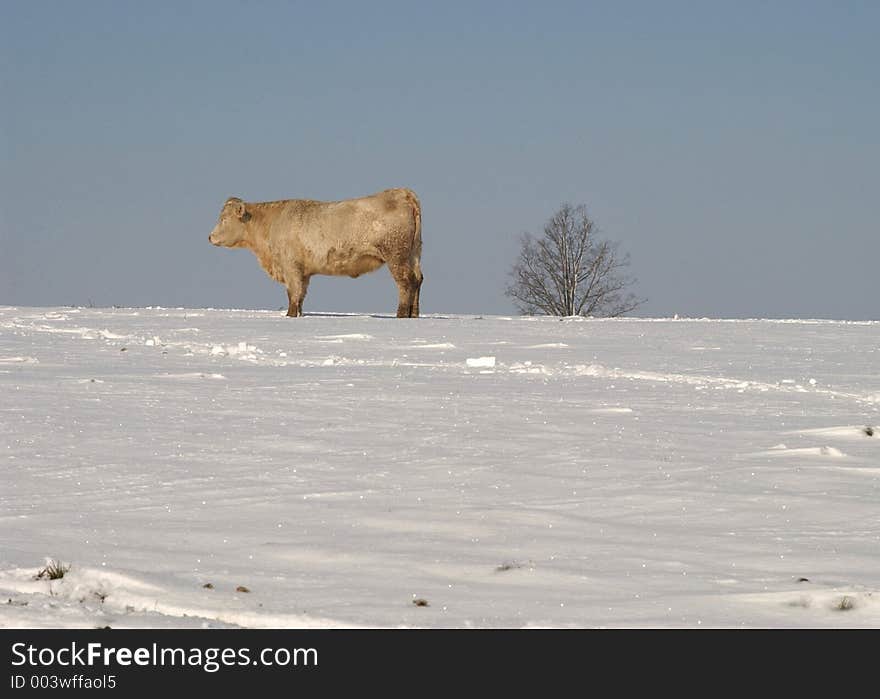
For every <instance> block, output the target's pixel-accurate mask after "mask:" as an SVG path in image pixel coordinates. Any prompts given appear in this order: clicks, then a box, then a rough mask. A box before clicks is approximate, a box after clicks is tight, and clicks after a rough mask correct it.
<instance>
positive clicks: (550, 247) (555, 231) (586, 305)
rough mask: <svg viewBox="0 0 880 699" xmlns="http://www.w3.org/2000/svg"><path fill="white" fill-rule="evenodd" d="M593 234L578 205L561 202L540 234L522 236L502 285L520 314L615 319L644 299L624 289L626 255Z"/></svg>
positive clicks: (628, 279) (593, 227) (626, 282)
mask: <svg viewBox="0 0 880 699" xmlns="http://www.w3.org/2000/svg"><path fill="white" fill-rule="evenodd" d="M596 233H597V227H596V224H595V223H594V222H593V221H592V220H591V219H590V217H589V216H587V210H586V208H585V207H584V206H582V205H581V206H577V207H573V206H571V205H570V204H563V205H562V206H561V207H560V209H559V211H557V212H556V213H555V214H554V215H553V217H552V218H551V219H550V220H549V221H548V222H547V224H546V225H545V226H544V234H543V235H542V236H540V237H535V236H532V235H530V234H529V233H526V234H525V235H524V236H523V239H522V247H521V248H520V253H519V258H518V259H517V261H516V264H514V266H513V269H512V270H511V271H510V276H511V278H512V281H511V283H510V285H509V286H508V287H507V295H508V296H509V297H510V298H512V299H513V301H514V303H515V304H516V306H517V307H518V308H519V310H520V312H521V313H524V314H526V315H535V314H539V313H546V314H548V315H555V316H577V315H583V316H605V317H617V316H621V315H623V314H625V313H629V312H630V311H632V310H634V309H636V308H638V307H639V306H640V305H642V303H644V299H640V298H638V297H636V296H635V295H634V294H632V293H631V292H629V291H628V288H629V287H630V286H631V285H632V284H633V283H634V282H635V279H633V278H632V277H629V276H627V275H626V274H625V272H624V270H625V268H626V267H628V266H629V255H623V256H621V255H620V254H619V252H618V245H617V244H616V243H612V242H609V241H607V240H599V239H598V238H597V235H596Z"/></svg>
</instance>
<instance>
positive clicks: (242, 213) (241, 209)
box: [235, 201, 248, 221]
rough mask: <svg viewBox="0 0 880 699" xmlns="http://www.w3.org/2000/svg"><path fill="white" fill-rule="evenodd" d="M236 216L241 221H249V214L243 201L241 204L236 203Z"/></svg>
mask: <svg viewBox="0 0 880 699" xmlns="http://www.w3.org/2000/svg"><path fill="white" fill-rule="evenodd" d="M235 215H236V216H237V217H238V218H239V219H240V220H242V221H246V220H247V215H248V212H247V209H246V208H245V205H244V202H243V201H240V202H237V203H236V205H235Z"/></svg>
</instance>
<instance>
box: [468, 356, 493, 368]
mask: <svg viewBox="0 0 880 699" xmlns="http://www.w3.org/2000/svg"><path fill="white" fill-rule="evenodd" d="M466 363H467V365H468V366H469V367H471V368H472V369H486V368H488V369H491V368H492V367H494V366H495V357H468V358H467V360H466Z"/></svg>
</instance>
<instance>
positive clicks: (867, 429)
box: [862, 425, 874, 437]
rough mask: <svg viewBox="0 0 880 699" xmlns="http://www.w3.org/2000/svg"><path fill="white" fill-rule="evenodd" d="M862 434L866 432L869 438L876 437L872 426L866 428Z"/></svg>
mask: <svg viewBox="0 0 880 699" xmlns="http://www.w3.org/2000/svg"><path fill="white" fill-rule="evenodd" d="M862 432H864V433H865V434H866V435H867V436H868V437H873V436H874V428H873V427H871V426H870V425H868V426H867V427H865V429H864V430H862Z"/></svg>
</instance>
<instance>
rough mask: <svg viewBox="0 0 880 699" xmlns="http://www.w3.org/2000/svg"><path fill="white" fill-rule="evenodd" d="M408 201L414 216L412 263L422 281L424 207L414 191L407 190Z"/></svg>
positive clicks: (411, 248) (411, 249)
mask: <svg viewBox="0 0 880 699" xmlns="http://www.w3.org/2000/svg"><path fill="white" fill-rule="evenodd" d="M406 199H407V201H408V202H409V205H410V207H411V208H412V214H413V237H412V242H411V244H410V253H409V254H410V260H411V261H412V265H413V270H414V271H415V273H416V275H417V276H418V278H419V281H421V279H422V264H421V262H422V205H421V204H420V203H419V198H418V197H417V196H416V194H415V192H413V191H412V190H409V189H408V190H406Z"/></svg>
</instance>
